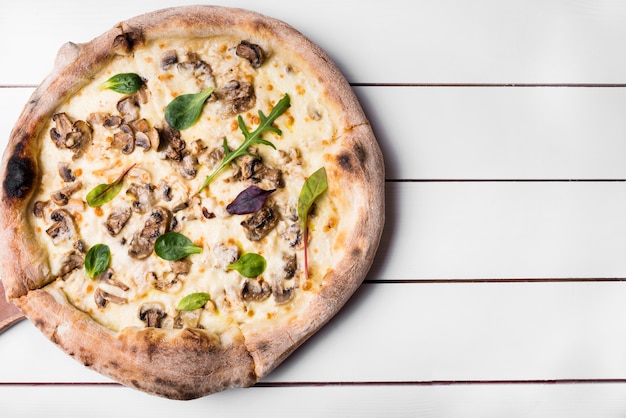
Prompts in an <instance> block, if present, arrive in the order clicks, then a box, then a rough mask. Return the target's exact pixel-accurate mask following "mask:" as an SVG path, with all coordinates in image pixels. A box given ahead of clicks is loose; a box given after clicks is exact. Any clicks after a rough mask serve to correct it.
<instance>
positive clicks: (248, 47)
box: [235, 41, 265, 68]
mask: <svg viewBox="0 0 626 418" xmlns="http://www.w3.org/2000/svg"><path fill="white" fill-rule="evenodd" d="M235 54H237V56H238V57H241V58H244V59H247V60H248V61H249V62H250V65H252V67H253V68H259V67H260V66H261V65H262V64H263V62H264V61H265V54H264V53H263V49H261V47H260V46H258V45H257V44H253V43H250V42H248V41H241V42H240V43H239V45H237V50H236V51H235Z"/></svg>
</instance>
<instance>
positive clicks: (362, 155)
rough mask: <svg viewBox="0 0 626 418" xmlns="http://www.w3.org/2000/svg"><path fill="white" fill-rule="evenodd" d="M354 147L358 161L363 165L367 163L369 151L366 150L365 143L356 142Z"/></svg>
mask: <svg viewBox="0 0 626 418" xmlns="http://www.w3.org/2000/svg"><path fill="white" fill-rule="evenodd" d="M353 149H354V155H355V157H356V159H357V161H358V162H359V163H360V164H361V165H365V161H367V151H366V150H365V147H363V145H362V144H361V143H360V142H357V143H355V144H354V147H353Z"/></svg>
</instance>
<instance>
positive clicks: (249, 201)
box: [226, 186, 276, 215]
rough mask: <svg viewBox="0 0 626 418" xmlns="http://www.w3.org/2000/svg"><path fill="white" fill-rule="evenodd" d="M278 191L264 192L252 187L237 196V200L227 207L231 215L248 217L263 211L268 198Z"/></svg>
mask: <svg viewBox="0 0 626 418" xmlns="http://www.w3.org/2000/svg"><path fill="white" fill-rule="evenodd" d="M275 190H276V189H272V190H263V189H261V188H260V187H257V186H250V187H248V188H247V189H245V190H244V191H242V192H241V193H239V194H238V195H237V197H236V198H235V200H233V201H232V202H231V203H229V204H228V206H226V211H228V213H230V214H231V215H247V214H249V213H254V212H256V211H258V210H259V209H261V208H262V207H263V205H264V204H265V200H267V198H268V196H269V195H270V194H272V193H273V192H274V191H275Z"/></svg>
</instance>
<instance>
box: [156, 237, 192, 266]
mask: <svg viewBox="0 0 626 418" xmlns="http://www.w3.org/2000/svg"><path fill="white" fill-rule="evenodd" d="M154 252H155V253H156V255H158V256H159V257H161V258H162V259H163V260H168V261H175V260H180V259H181V258H183V257H186V256H188V255H190V254H200V253H201V252H202V247H198V246H197V245H195V244H194V243H193V242H191V240H190V239H189V238H187V237H186V236H184V235H183V234H180V233H178V232H166V233H165V234H163V235H160V236H159V237H158V238H157V239H156V241H155V242H154Z"/></svg>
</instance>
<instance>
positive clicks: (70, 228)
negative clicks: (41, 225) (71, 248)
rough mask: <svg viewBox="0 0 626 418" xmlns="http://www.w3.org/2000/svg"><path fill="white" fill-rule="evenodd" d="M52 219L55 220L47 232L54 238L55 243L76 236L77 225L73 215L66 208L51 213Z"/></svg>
mask: <svg viewBox="0 0 626 418" xmlns="http://www.w3.org/2000/svg"><path fill="white" fill-rule="evenodd" d="M50 219H51V220H52V221H54V223H53V224H52V226H51V227H50V228H48V229H47V230H46V233H47V234H48V235H49V236H50V238H52V242H53V243H54V244H58V243H60V242H63V241H65V240H67V239H71V238H74V236H76V227H75V226H74V219H73V218H72V215H70V213H69V212H68V211H66V210H65V209H57V210H55V211H53V212H52V213H51V214H50Z"/></svg>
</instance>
